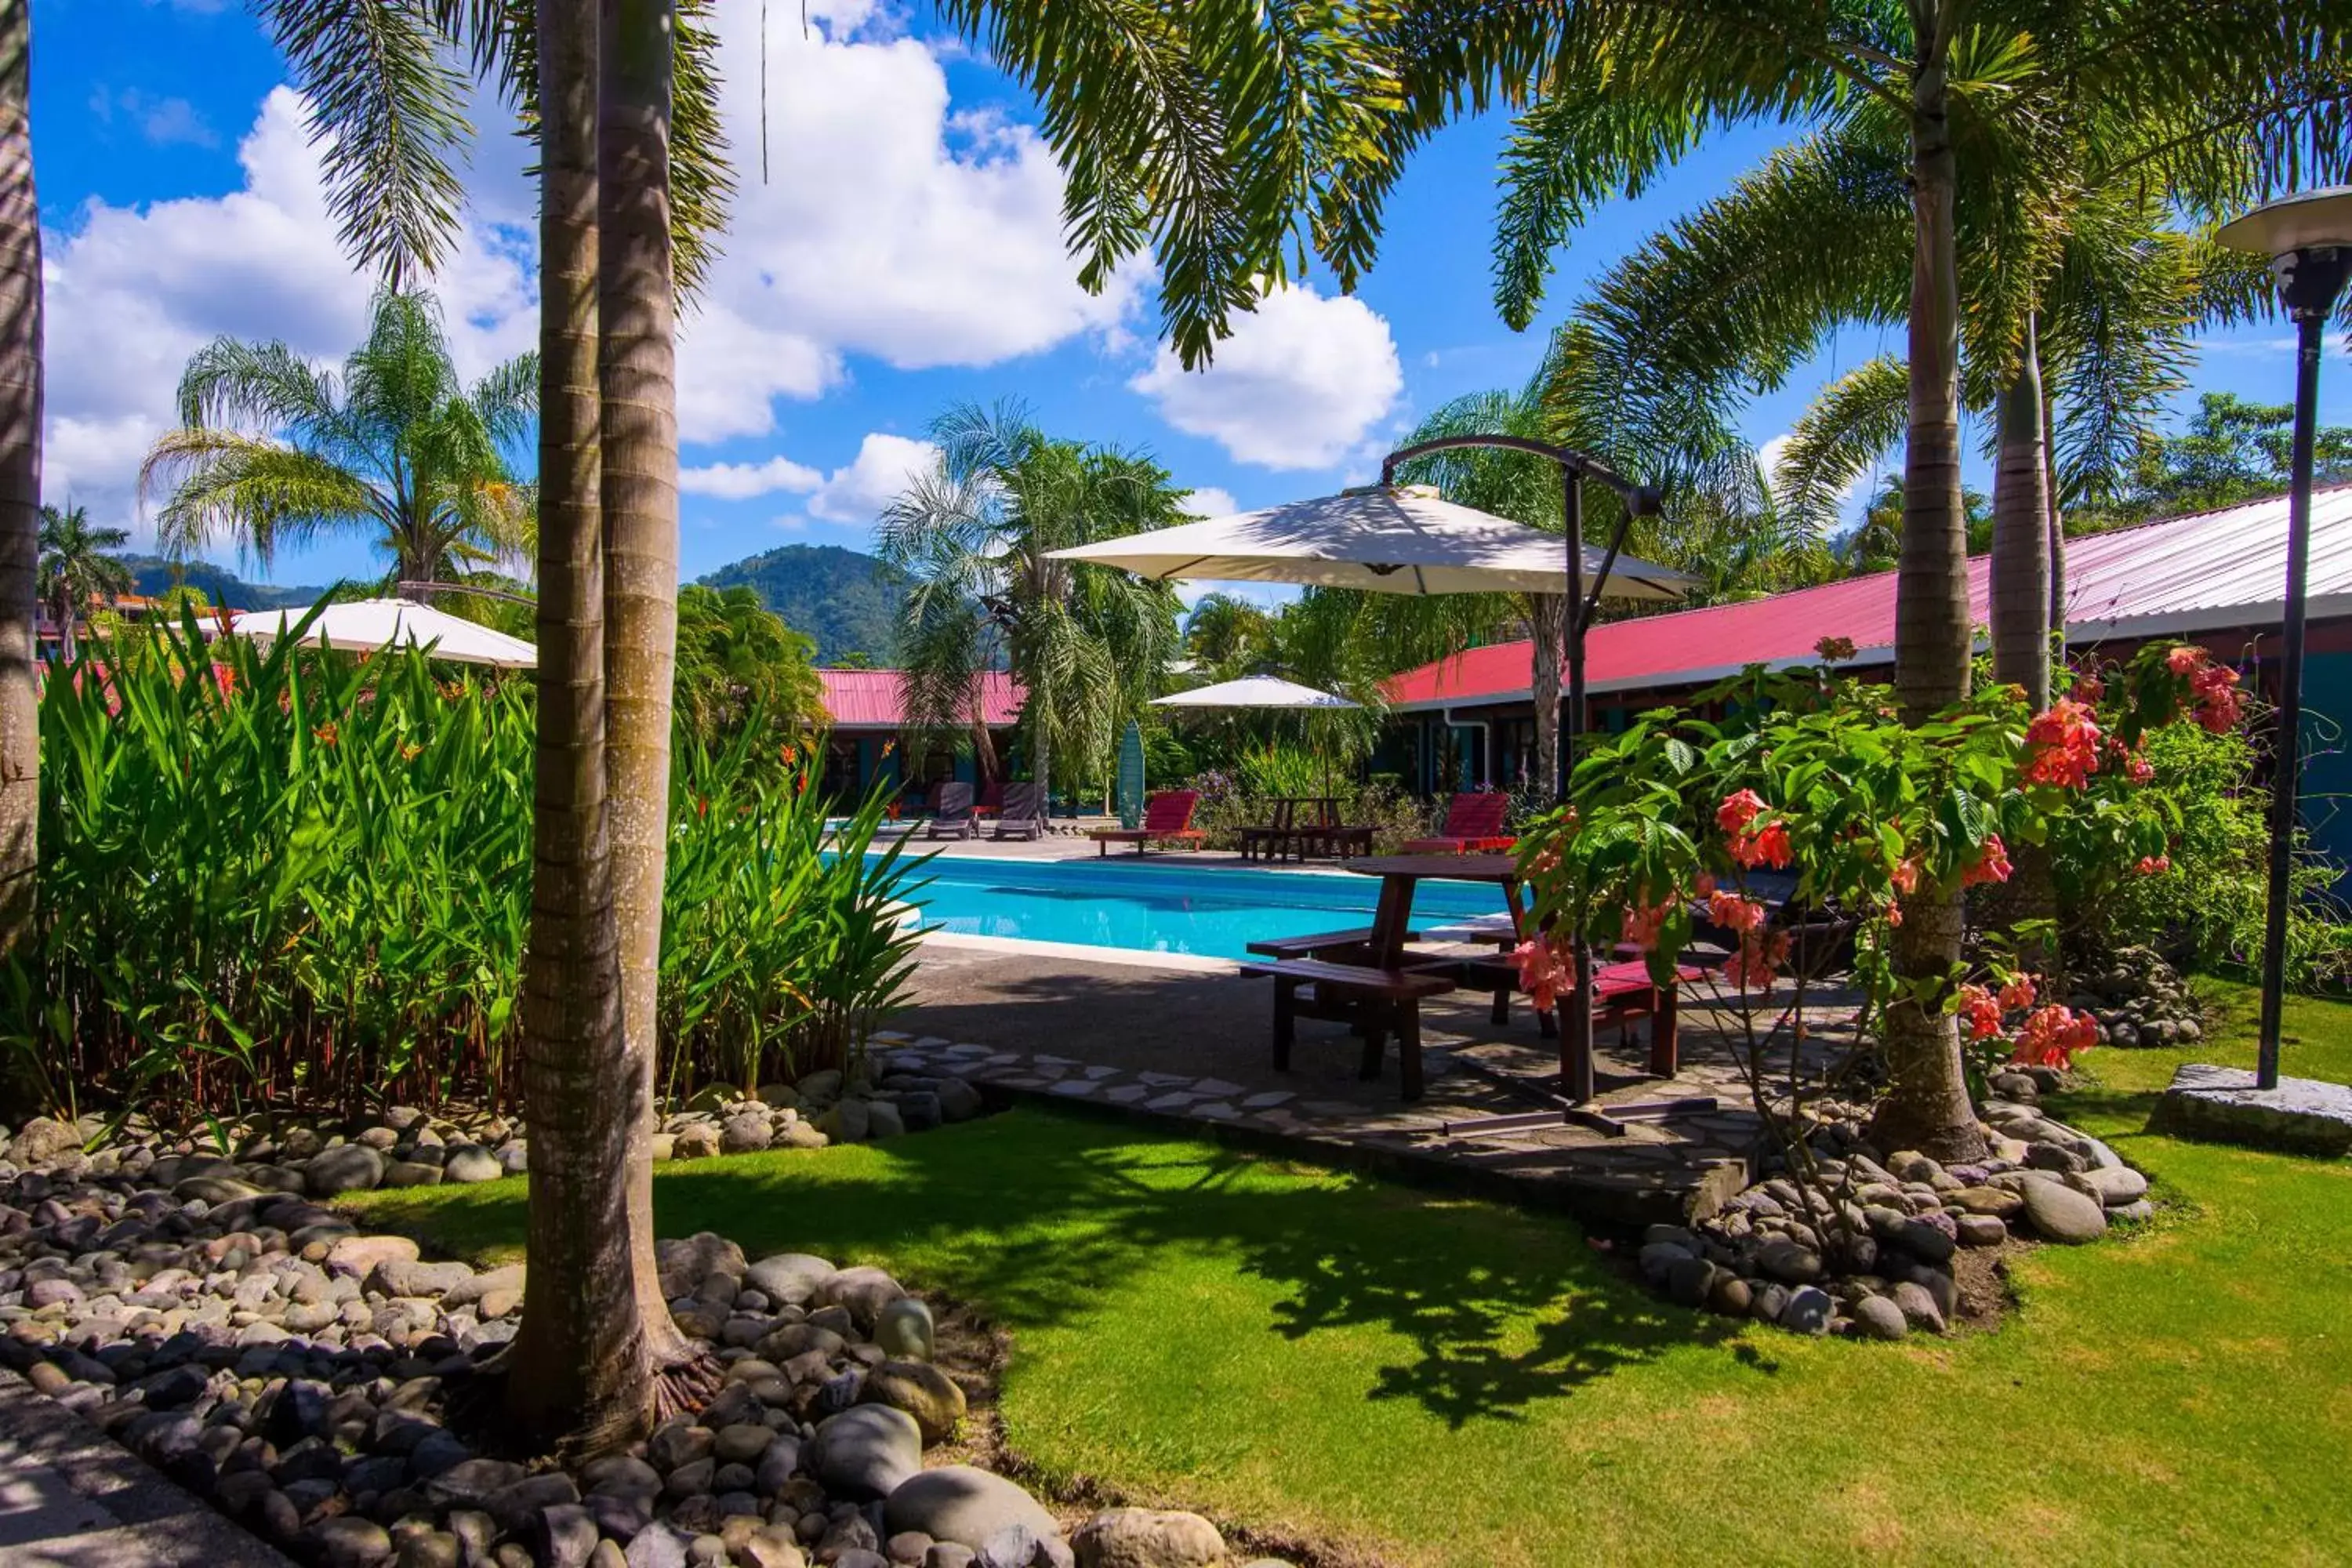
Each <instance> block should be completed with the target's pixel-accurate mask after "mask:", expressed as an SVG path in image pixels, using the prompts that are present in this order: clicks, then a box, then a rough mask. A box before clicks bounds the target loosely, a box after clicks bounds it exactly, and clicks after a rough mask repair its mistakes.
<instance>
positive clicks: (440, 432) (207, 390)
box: [139, 289, 539, 582]
mask: <svg viewBox="0 0 2352 1568" xmlns="http://www.w3.org/2000/svg"><path fill="white" fill-rule="evenodd" d="M179 402H180V421H181V423H180V428H178V429H176V430H170V431H166V432H165V433H164V434H163V436H162V437H160V438H158V439H157V441H156V443H155V445H154V447H153V449H152V450H151V451H150V452H149V453H148V454H147V460H146V462H145V464H144V465H142V468H140V472H139V490H140V495H141V498H142V500H145V499H146V498H147V497H149V496H150V495H152V494H153V493H155V492H156V491H158V490H161V491H163V492H165V494H166V496H167V499H166V500H165V501H164V503H163V510H161V511H160V512H158V513H157V514H156V519H155V532H156V537H157V539H158V540H159V541H161V542H162V543H163V546H164V548H165V549H167V550H170V551H173V552H193V551H196V550H199V549H202V548H204V547H205V546H206V545H208V544H212V543H215V542H227V543H231V544H234V545H236V547H237V549H238V551H239V552H240V553H244V554H249V555H251V556H252V557H253V558H254V559H255V560H257V561H258V562H259V563H261V564H262V565H264V566H267V565H268V564H269V563H270V562H271V560H272V559H273V558H274V557H275V556H276V554H277V552H278V550H279V549H280V548H281V547H282V546H285V545H289V544H292V545H301V544H307V543H310V542H312V541H313V540H316V539H319V538H320V537H321V536H323V535H326V534H329V533H334V532H343V531H354V532H361V533H364V534H366V535H369V536H370V541H371V542H372V543H373V544H374V546H375V547H376V548H377V549H378V550H380V551H382V552H383V553H385V554H387V555H389V556H391V557H392V563H393V571H394V575H395V576H396V577H397V578H398V579H400V580H403V581H417V582H444V581H448V580H452V579H454V578H456V577H457V576H458V575H460V574H462V573H463V571H464V570H465V569H466V568H467V567H471V566H486V565H489V564H491V563H495V562H497V561H498V560H499V559H500V558H501V557H502V556H505V555H508V554H510V553H513V552H518V551H521V550H525V549H527V548H528V547H529V544H530V533H531V529H532V527H533V526H534V523H535V504H536V503H535V500H534V497H533V493H532V488H531V486H530V484H529V483H528V482H526V481H524V480H522V479H519V478H518V477H517V476H516V474H515V472H514V470H513V468H512V467H511V466H510V465H509V462H508V460H507V453H508V452H509V450H511V449H513V448H514V447H517V446H519V445H520V443H522V442H523V441H524V440H526V439H528V438H529V437H530V430H531V421H532V419H533V417H534V416H536V414H537V412H538V408H539V361H538V357H537V356H536V355H534V354H524V355H522V356H521V357H520V358H518V359H514V360H510V361H509V362H508V363H505V364H502V365H500V366H499V367H498V368H497V369H495V370H493V371H491V372H490V373H489V374H488V375H486V376H484V377H482V378H481V380H479V381H478V382H476V383H475V384H472V385H471V386H467V385H466V384H463V383H462V382H461V381H460V380H459V378H458V375H457V367H456V366H455V365H454V364H452V363H451V362H450V357H449V342H448V338H447V336H446V334H445V333H444V332H443V331H442V326H441V313H440V308H439V306H438V305H437V304H436V303H435V302H434V300H432V298H431V297H430V296H428V295H422V294H400V293H394V292H393V291H392V290H390V289H384V290H382V291H379V292H378V293H377V295H376V297H375V300H374V303H373V308H372V311H371V320H370V322H369V328H368V335H367V340H366V342H362V344H361V345H360V346H359V347H358V348H356V349H354V350H352V353H351V355H350V357H348V358H347V359H345V360H344V361H343V363H342V367H341V370H340V371H325V370H319V369H316V368H314V367H313V366H311V365H310V363H308V362H307V361H305V360H304V359H303V358H302V357H301V356H300V355H299V354H297V353H295V352H294V351H293V350H292V349H290V348H289V347H287V346H286V345H285V344H284V343H282V342H267V343H253V342H242V341H240V340H238V339H236V338H229V337H223V338H216V339H215V340H214V341H213V342H211V343H209V344H207V345H205V347H204V348H201V349H199V350H197V351H196V353H195V354H194V356H193V357H191V358H190V359H189V361H188V367H187V369H186V370H185V371H184V372H183V373H182V374H181V376H180V392H179Z"/></svg>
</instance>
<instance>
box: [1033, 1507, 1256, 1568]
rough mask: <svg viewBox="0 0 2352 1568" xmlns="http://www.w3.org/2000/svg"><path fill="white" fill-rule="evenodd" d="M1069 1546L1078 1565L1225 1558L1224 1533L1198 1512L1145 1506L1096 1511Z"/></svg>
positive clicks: (1135, 1565) (1119, 1567)
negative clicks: (1173, 1510) (1182, 1511)
mask: <svg viewBox="0 0 2352 1568" xmlns="http://www.w3.org/2000/svg"><path fill="white" fill-rule="evenodd" d="M1070 1545H1071V1547H1072V1549H1073V1550H1075V1551H1076V1553H1077V1559H1078V1568H1215V1565H1216V1564H1220V1563H1224V1562H1225V1561H1226V1557H1225V1539H1224V1537H1223V1536H1222V1535H1219V1534H1218V1533H1217V1527H1216V1526H1215V1525H1213V1524H1211V1523H1210V1522H1209V1521H1207V1520H1205V1519H1202V1517H1201V1516H1200V1515H1199V1514H1197V1513H1160V1512H1155V1511H1153V1510H1150V1509H1142V1508H1115V1509H1111V1510H1108V1511H1107V1512H1103V1513H1098V1514H1097V1515H1095V1516H1094V1517H1093V1518H1092V1519H1090V1520H1088V1521H1086V1523H1084V1524H1082V1525H1080V1526H1078V1529H1077V1533H1076V1534H1075V1535H1073V1536H1071V1537H1070Z"/></svg>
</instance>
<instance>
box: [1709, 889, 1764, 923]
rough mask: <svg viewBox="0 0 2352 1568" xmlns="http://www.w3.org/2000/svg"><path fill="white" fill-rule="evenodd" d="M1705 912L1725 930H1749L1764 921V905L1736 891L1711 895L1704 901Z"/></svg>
mask: <svg viewBox="0 0 2352 1568" xmlns="http://www.w3.org/2000/svg"><path fill="white" fill-rule="evenodd" d="M1706 914H1707V918H1708V919H1709V920H1711V921H1714V922H1715V923H1716V924H1717V925H1719V926H1721V927H1723V928H1724V929H1725V930H1727V931H1754V930H1755V929H1756V928H1757V927H1759V926H1760V925H1762V924H1763V923H1764V906H1763V905H1762V904H1759V903H1758V902H1757V901H1756V900H1754V899H1743V898H1741V897H1740V896H1739V895H1738V894H1737V893H1727V892H1718V893H1715V894H1713V895H1711V896H1710V897H1709V898H1708V899H1707V901H1706Z"/></svg>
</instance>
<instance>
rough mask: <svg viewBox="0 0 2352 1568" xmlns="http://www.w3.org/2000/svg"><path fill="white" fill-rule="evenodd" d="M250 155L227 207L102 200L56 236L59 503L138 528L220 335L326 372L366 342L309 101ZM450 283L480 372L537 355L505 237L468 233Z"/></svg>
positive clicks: (52, 305) (360, 293) (197, 201)
mask: <svg viewBox="0 0 2352 1568" xmlns="http://www.w3.org/2000/svg"><path fill="white" fill-rule="evenodd" d="M237 156H238V161H239V163H241V164H242V165H243V168H244V171H245V184H244V185H243V187H242V188H241V189H239V190H236V191H232V192H230V193H229V194H228V195H225V196H220V197H202V198H194V197H192V198H188V199H184V200H178V201H164V202H156V203H153V204H151V205H147V206H144V207H118V206H111V205H107V204H106V203H103V202H98V201H93V202H90V203H89V204H87V205H84V206H83V207H82V208H81V209H80V210H79V212H77V213H76V214H75V215H74V216H73V218H72V220H71V221H70V223H69V224H68V226H66V227H65V228H64V229H63V230H62V231H52V232H51V233H49V234H48V235H47V236H45V237H44V241H43V243H44V247H45V266H44V268H43V273H44V276H43V288H44V293H45V298H46V304H47V331H48V345H47V355H46V360H45V363H46V368H47V411H48V427H47V449H46V451H45V454H44V468H45V472H44V476H43V480H44V483H43V489H44V490H45V491H46V492H47V495H48V496H49V498H50V499H52V500H65V499H66V498H68V496H70V497H71V498H72V499H73V500H77V501H79V502H81V503H83V504H85V505H88V506H89V508H90V510H91V512H92V515H93V516H96V517H100V518H102V519H105V520H108V521H129V520H130V519H131V513H132V511H133V505H132V494H131V491H132V486H133V482H134V480H135V479H136V477H137V472H138V465H139V460H140V458H142V456H143V455H144V453H145V450H146V447H147V446H148V444H149V443H150V442H152V440H153V439H154V437H156V436H157V435H159V434H161V433H162V432H163V430H164V429H165V428H167V427H168V426H171V425H172V424H173V423H174V418H173V389H174V388H175V387H176V386H177V384H178V382H179V376H180V371H181V368H182V367H183V366H184V364H185V363H187V359H188V356H189V354H191V353H194V351H195V350H196V349H197V348H198V347H200V346H202V345H203V344H204V343H205V342H208V341H210V340H211V339H212V338H214V337H215V336H217V335H219V334H222V333H230V334H234V335H236V336H238V337H244V338H255V339H278V340H282V341H284V342H286V343H288V344H289V346H291V347H292V348H293V349H294V350H295V351H296V352H298V353H302V354H305V355H308V356H310V357H313V358H316V359H320V360H324V361H334V360H340V359H341V357H342V356H343V355H344V354H345V353H349V352H350V351H351V349H352V346H353V345H354V344H355V343H357V342H358V341H359V338H360V334H361V332H362V331H363V330H364V328H365V325H366V321H367V301H368V295H369V293H370V291H371V288H372V284H371V281H370V279H367V278H366V277H363V276H362V275H361V274H359V273H357V272H355V271H354V270H353V269H352V266H351V263H350V262H349V260H348V259H346V258H345V257H344V255H343V253H342V250H341V247H340V246H339V244H338V243H337V240H336V238H335V226H334V222H333V219H332V218H331V216H330V215H329V214H328V212H327V209H326V203H325V201H324V199H323V198H322V196H321V195H320V181H319V160H318V154H317V153H316V152H315V151H314V150H313V149H312V148H311V147H310V144H309V132H308V130H307V127H306V125H305V121H304V116H303V109H302V105H301V101H300V100H299V99H298V98H296V97H295V95H294V94H293V93H291V92H289V91H288V90H286V89H282V88H281V89H278V90H276V91H274V92H272V93H271V94H270V95H269V97H268V99H267V100H264V102H263V104H262V107H261V111H260V113H259V115H258V117H257V119H256V121H255V122H254V125H253V129H252V130H251V132H249V133H248V134H247V136H246V138H245V140H244V142H243V143H242V144H241V145H240V146H239V148H238V150H237ZM439 287H440V292H441V296H442V300H443V302H444V305H445V307H446V311H447V316H448V325H449V333H450V342H451V348H452V351H453V353H455V355H456V358H457V363H458V367H459V369H460V370H461V371H463V372H464V373H465V374H467V375H469V376H470V375H478V374H481V373H482V372H483V371H485V370H488V368H489V367H490V366H491V365H493V364H495V363H499V361H501V360H504V359H507V358H509V357H511V356H512V355H514V354H516V353H520V352H522V351H523V350H524V349H527V348H529V347H530V345H531V342H532V341H533V339H534V337H535V335H536V332H537V321H536V311H535V308H534V306H533V304H532V298H531V294H530V285H529V280H528V277H527V274H526V272H525V270H524V264H523V261H522V260H521V259H520V258H518V256H517V254H516V253H515V251H514V249H513V247H511V245H510V244H509V243H508V242H507V241H506V240H505V239H503V238H502V237H500V235H499V233H497V232H496V231H490V230H485V229H482V228H471V229H469V230H468V231H467V234H466V236H465V237H464V238H463V240H462V241H461V243H460V245H459V247H458V249H457V254H456V255H455V256H454V257H453V258H452V259H451V261H450V264H449V267H448V268H447V271H446V275H445V277H444V278H443V279H441V282H440V285H439ZM142 537H143V532H142Z"/></svg>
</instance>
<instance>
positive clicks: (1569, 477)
mask: <svg viewBox="0 0 2352 1568" xmlns="http://www.w3.org/2000/svg"><path fill="white" fill-rule="evenodd" d="M1560 473H1561V476H1562V486H1563V490H1562V494H1561V497H1560V501H1561V506H1560V519H1561V521H1562V522H1563V523H1565V524H1566V531H1567V534H1568V625H1567V626H1566V628H1565V630H1566V631H1567V633H1568V714H1567V717H1566V720H1565V721H1564V722H1563V723H1562V725H1561V728H1560V735H1561V739H1562V741H1563V742H1564V748H1563V749H1564V750H1565V752H1566V753H1567V754H1566V755H1565V756H1564V757H1563V758H1562V759H1561V763H1560V771H1559V803H1560V804H1562V805H1565V804H1567V801H1568V784H1569V778H1570V775H1571V774H1572V773H1574V772H1575V770H1576V754H1577V752H1578V750H1579V747H1578V745H1577V742H1578V741H1580V740H1581V739H1582V738H1583V735H1584V620H1585V616H1584V476H1583V475H1582V474H1580V473H1579V472H1577V470H1576V469H1575V468H1574V467H1573V466H1571V465H1569V464H1566V463H1563V464H1561V465H1560ZM1569 963H1570V968H1571V970H1572V972H1573V973H1574V975H1575V977H1576V984H1575V986H1574V988H1573V989H1572V990H1571V991H1570V994H1569V1005H1568V1016H1567V1017H1566V1018H1563V1019H1562V1020H1560V1031H1559V1091H1560V1093H1561V1095H1562V1096H1563V1097H1565V1098H1566V1099H1567V1100H1569V1101H1570V1103H1571V1104H1574V1105H1582V1104H1584V1103H1585V1102H1586V1101H1588V1100H1591V1099H1592V1097H1593V1092H1594V1084H1593V1078H1592V954H1591V952H1590V951H1589V950H1587V948H1586V947H1585V944H1584V934H1583V933H1582V932H1581V931H1579V932H1577V933H1575V935H1574V937H1573V939H1572V941H1571V942H1570V957H1569Z"/></svg>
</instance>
